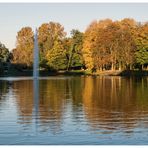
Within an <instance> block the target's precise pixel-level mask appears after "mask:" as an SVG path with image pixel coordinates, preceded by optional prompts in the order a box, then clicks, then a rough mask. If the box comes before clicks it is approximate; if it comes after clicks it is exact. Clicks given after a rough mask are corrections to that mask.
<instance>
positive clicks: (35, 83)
mask: <svg viewBox="0 0 148 148" xmlns="http://www.w3.org/2000/svg"><path fill="white" fill-rule="evenodd" d="M33 55H34V59H33V61H34V62H33V94H34V116H35V127H36V128H35V129H36V133H37V125H38V123H37V121H38V104H39V47H38V31H37V29H36V31H35V34H34V53H33Z"/></svg>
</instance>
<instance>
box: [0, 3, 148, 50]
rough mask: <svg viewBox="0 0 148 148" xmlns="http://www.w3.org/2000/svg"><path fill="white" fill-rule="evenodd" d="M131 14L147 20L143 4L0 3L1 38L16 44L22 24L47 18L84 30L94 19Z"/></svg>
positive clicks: (147, 10)
mask: <svg viewBox="0 0 148 148" xmlns="http://www.w3.org/2000/svg"><path fill="white" fill-rule="evenodd" d="M125 17H130V18H131V17H132V18H134V19H136V20H137V21H142V22H143V21H147V18H148V3H146V4H139V3H137V4H136V3H135V4H134V3H133V4H130V3H128V4H122V3H120V4H109V3H108V4H80V3H79V4H0V18H1V20H0V32H1V33H0V41H1V42H2V43H4V44H6V46H7V47H8V48H10V49H12V48H14V47H15V41H16V34H17V32H18V31H19V30H20V29H21V28H22V27H24V26H30V27H33V28H35V27H38V26H40V25H41V24H42V23H46V22H49V21H56V22H60V23H61V24H62V25H64V27H65V31H66V32H68V34H69V32H70V30H72V29H79V30H80V31H84V30H85V29H86V27H87V26H88V25H89V24H90V22H92V21H93V20H94V19H104V18H111V19H114V20H118V19H123V18H125Z"/></svg>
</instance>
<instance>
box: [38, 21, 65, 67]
mask: <svg viewBox="0 0 148 148" xmlns="http://www.w3.org/2000/svg"><path fill="white" fill-rule="evenodd" d="M65 35H66V33H65V32H64V27H63V26H62V25H61V24H59V23H56V22H49V23H44V24H42V25H41V26H40V27H39V36H38V38H39V48H40V59H41V65H45V64H46V65H48V66H49V67H50V68H51V69H63V68H66V63H65V62H66V52H65V51H64V48H63V40H64V37H65Z"/></svg>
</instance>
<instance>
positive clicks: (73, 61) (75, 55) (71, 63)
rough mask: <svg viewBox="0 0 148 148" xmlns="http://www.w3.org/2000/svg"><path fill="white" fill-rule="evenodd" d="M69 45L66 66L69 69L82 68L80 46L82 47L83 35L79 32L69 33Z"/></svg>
mask: <svg viewBox="0 0 148 148" xmlns="http://www.w3.org/2000/svg"><path fill="white" fill-rule="evenodd" d="M71 35H72V37H71V45H70V47H69V53H68V55H69V56H68V66H67V69H69V68H70V67H75V68H77V67H82V66H83V57H82V45H83V33H82V32H80V31H79V30H74V29H73V30H72V31H71Z"/></svg>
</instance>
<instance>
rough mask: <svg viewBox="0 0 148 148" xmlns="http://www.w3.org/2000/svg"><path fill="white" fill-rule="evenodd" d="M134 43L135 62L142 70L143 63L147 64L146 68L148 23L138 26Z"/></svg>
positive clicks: (147, 59)
mask: <svg viewBox="0 0 148 148" xmlns="http://www.w3.org/2000/svg"><path fill="white" fill-rule="evenodd" d="M136 45H137V50H136V52H135V55H136V62H137V63H138V64H139V65H141V69H142V70H143V69H144V65H147V68H148V23H146V24H144V25H140V26H139V27H138V30H137V37H136Z"/></svg>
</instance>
